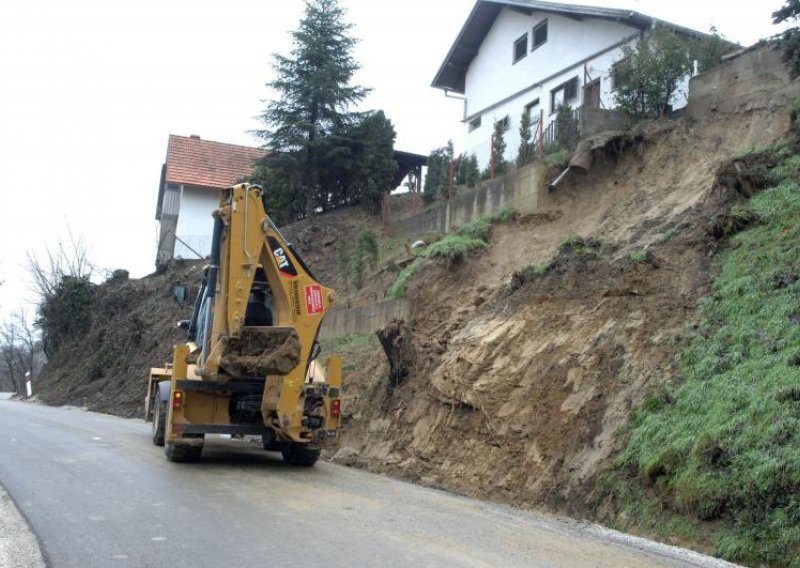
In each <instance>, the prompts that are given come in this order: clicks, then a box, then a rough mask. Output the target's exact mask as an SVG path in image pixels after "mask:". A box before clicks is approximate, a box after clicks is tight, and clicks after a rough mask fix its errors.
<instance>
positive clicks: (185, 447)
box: [164, 443, 203, 463]
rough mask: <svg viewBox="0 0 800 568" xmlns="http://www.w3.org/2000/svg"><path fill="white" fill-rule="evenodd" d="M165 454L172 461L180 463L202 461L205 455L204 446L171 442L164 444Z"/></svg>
mask: <svg viewBox="0 0 800 568" xmlns="http://www.w3.org/2000/svg"><path fill="white" fill-rule="evenodd" d="M164 454H166V456H167V459H168V460H169V461H171V462H178V463H191V462H198V461H200V457H201V456H202V455H203V446H202V444H199V445H196V446H195V445H190V444H174V443H170V444H167V445H165V446H164Z"/></svg>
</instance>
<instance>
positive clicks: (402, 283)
mask: <svg viewBox="0 0 800 568" xmlns="http://www.w3.org/2000/svg"><path fill="white" fill-rule="evenodd" d="M423 262H425V257H424V256H418V257H417V258H415V259H414V261H413V262H412V263H411V264H409V265H408V266H406V267H405V268H404V269H403V270H401V271H400V274H398V275H397V279H396V280H395V281H394V282H393V283H392V285H391V286H390V287H389V291H388V292H387V293H386V295H387V296H388V297H389V299H391V300H397V299H398V298H402V297H403V296H405V295H406V284H408V281H409V280H410V279H411V277H412V276H414V274H416V272H417V270H419V269H420V267H421V266H422V263H423Z"/></svg>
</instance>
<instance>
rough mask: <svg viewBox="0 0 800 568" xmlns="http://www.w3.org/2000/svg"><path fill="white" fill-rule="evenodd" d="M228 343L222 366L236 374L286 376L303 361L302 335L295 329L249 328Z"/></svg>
mask: <svg viewBox="0 0 800 568" xmlns="http://www.w3.org/2000/svg"><path fill="white" fill-rule="evenodd" d="M224 343H225V345H224V354H223V356H222V359H221V361H220V366H221V367H223V368H225V369H226V370H227V371H228V372H229V373H231V374H232V375H234V376H240V375H243V374H246V375H261V376H264V375H286V374H289V373H290V372H291V371H292V369H294V368H295V367H297V364H298V363H299V362H300V338H299V337H298V335H297V331H295V330H294V328H290V327H278V328H270V327H257V328H249V329H245V330H244V331H242V334H241V337H238V338H237V337H230V338H228V339H227V340H224Z"/></svg>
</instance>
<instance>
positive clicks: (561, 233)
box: [332, 112, 789, 518]
mask: <svg viewBox="0 0 800 568" xmlns="http://www.w3.org/2000/svg"><path fill="white" fill-rule="evenodd" d="M735 123H736V128H731V121H730V120H727V121H720V122H709V123H705V124H698V123H692V122H689V121H687V120H680V121H677V122H659V123H652V124H649V125H646V126H645V127H644V129H643V130H642V132H641V133H640V136H637V138H639V139H640V142H639V143H638V144H636V145H634V146H633V147H630V148H628V149H627V150H625V151H624V152H623V153H622V154H618V153H615V152H609V153H607V154H606V155H603V156H600V157H599V158H598V159H596V161H595V166H594V168H593V169H592V170H591V172H590V174H589V175H587V176H584V177H580V176H575V177H573V178H571V179H570V180H569V181H568V182H567V183H565V184H564V186H562V187H560V188H559V189H558V191H557V192H556V193H554V194H552V195H550V196H547V197H546V199H545V200H544V204H545V206H544V207H543V209H542V212H541V213H540V214H538V215H535V216H527V217H522V218H518V219H516V220H514V221H512V222H510V223H506V224H503V225H500V226H497V227H495V228H494V229H493V231H492V235H491V247H490V248H489V249H487V250H485V251H483V252H480V253H479V254H476V255H475V256H473V257H472V258H470V259H469V260H468V261H467V262H466V263H463V264H460V265H447V264H445V263H442V264H435V263H433V264H428V265H426V267H424V268H423V269H422V270H421V271H420V273H418V275H417V276H416V277H415V278H414V279H413V281H412V282H411V284H410V285H409V287H408V297H409V299H410V300H411V304H412V306H413V315H412V317H411V319H410V321H409V322H407V323H408V325H409V327H410V329H411V333H412V337H411V339H412V341H413V343H414V345H415V347H416V351H417V359H416V364H415V365H414V366H413V369H412V372H411V373H410V375H409V376H408V377H407V378H406V379H405V380H404V381H402V382H401V383H400V384H398V385H397V386H392V384H391V382H390V380H389V374H388V367H387V365H386V363H385V362H384V361H385V357H383V354H382V352H381V350H380V347H378V346H376V347H375V348H374V349H373V350H372V351H371V352H369V351H366V352H365V351H363V350H362V351H361V352H359V353H357V354H356V359H355V360H353V361H352V364H353V366H354V367H355V369H354V370H353V371H352V372H350V373H349V374H348V375H347V376H346V384H347V388H348V391H347V395H346V398H345V408H344V409H343V412H344V417H345V420H344V428H343V431H342V436H341V440H340V447H339V449H338V450H337V451H336V452H334V453H333V454H332V458H333V460H334V461H338V462H340V463H344V464H349V465H357V466H359V467H364V468H367V469H369V470H372V471H377V472H383V473H389V474H391V475H396V476H399V477H403V478H406V479H409V480H413V481H416V482H419V483H423V484H427V485H433V486H437V487H442V488H446V489H450V490H453V491H457V492H459V493H463V494H467V495H472V496H478V497H482V498H489V499H492V500H497V501H502V502H507V503H512V504H516V505H523V506H537V507H543V506H544V507H548V508H551V509H553V510H558V511H562V512H569V513H572V514H574V515H580V516H586V517H589V518H597V511H596V510H595V498H594V496H593V487H594V484H595V482H596V479H597V475H598V474H599V472H601V471H602V469H603V467H604V464H605V463H606V462H607V460H608V459H609V458H610V456H612V455H613V454H614V452H615V450H618V449H619V445H620V443H621V437H620V436H619V434H618V431H619V429H620V427H621V426H622V425H623V424H624V423H625V422H626V421H627V418H628V416H629V414H630V411H631V408H633V407H635V406H636V405H639V404H641V403H642V402H643V401H644V400H645V398H646V397H647V396H649V395H651V394H653V393H654V392H657V391H658V390H659V389H660V387H662V386H664V385H666V384H668V383H669V382H670V381H673V380H674V379H675V375H676V369H675V366H674V356H675V354H676V353H677V352H678V350H679V349H681V347H682V346H683V345H685V341H686V339H685V330H686V328H687V326H690V325H691V323H692V321H693V318H694V314H695V310H696V306H697V302H698V300H699V299H700V298H701V297H702V296H703V295H705V294H706V293H707V291H708V284H709V282H708V268H709V263H710V260H711V258H712V256H713V253H714V251H715V249H716V247H717V241H716V238H715V237H714V236H713V235H711V234H710V233H709V231H708V227H709V226H713V224H714V222H715V219H716V218H717V216H718V213H719V212H720V210H726V209H727V208H728V207H729V205H730V203H731V200H735V199H738V198H740V196H739V195H738V193H741V192H738V193H737V191H730V190H731V188H729V187H726V186H724V185H722V186H721V185H720V184H719V183H718V180H717V173H718V171H720V168H721V166H722V165H723V164H724V163H727V162H729V161H730V160H731V159H732V158H733V157H734V156H735V155H737V154H739V153H741V152H743V151H745V150H747V149H749V148H751V147H753V146H758V145H766V144H769V143H773V142H775V141H777V140H779V139H780V138H781V136H782V135H783V133H785V132H786V131H787V130H788V127H789V120H788V113H783V112H775V113H762V114H756V113H751V114H748V115H742V116H739V117H737V120H736V121H735ZM569 235H581V236H583V237H584V238H588V237H592V238H594V239H596V242H595V243H594V245H593V246H585V245H584V246H577V247H565V248H562V250H561V252H560V253H559V245H560V243H561V242H562V241H564V239H565V238H566V237H567V236H569ZM584 242H585V241H584ZM638 251H644V254H642V255H641V256H640V257H639V258H638V260H640V261H641V262H635V261H634V260H633V259H632V256H631V255H632V253H634V252H638ZM554 256H555V257H556V263H555V268H554V269H553V270H551V271H550V272H549V273H547V274H545V275H543V276H537V277H531V276H525V275H523V268H524V267H526V266H529V265H531V264H539V263H542V262H544V261H546V260H548V259H552V258H553V257H554ZM515 273H516V276H514V275H515ZM525 274H529V272H528V273H525Z"/></svg>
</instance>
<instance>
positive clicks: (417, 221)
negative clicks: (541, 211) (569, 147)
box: [392, 163, 544, 235]
mask: <svg viewBox="0 0 800 568" xmlns="http://www.w3.org/2000/svg"><path fill="white" fill-rule="evenodd" d="M541 170H542V166H540V165H539V164H537V163H534V164H530V165H528V166H525V167H524V168H519V169H517V170H514V171H512V172H511V173H509V174H508V175H505V176H502V177H500V178H498V179H496V180H494V181H491V182H484V183H483V184H482V185H480V186H479V187H476V188H474V189H466V190H461V191H460V192H459V194H458V195H456V196H455V197H454V198H453V199H452V200H450V201H443V202H440V203H437V204H435V205H434V206H433V207H431V208H430V209H428V210H426V211H423V212H422V213H419V214H418V215H414V216H413V217H407V218H405V219H398V220H397V221H395V222H394V223H393V224H392V231H393V232H394V233H395V234H405V235H413V234H424V233H446V232H448V231H449V230H450V228H452V227H457V226H459V225H463V224H465V223H469V222H470V221H475V220H476V219H480V218H481V217H485V216H487V215H491V214H492V213H497V212H498V211H500V210H501V209H503V208H505V207H513V208H514V209H516V210H517V211H518V212H520V213H523V214H528V213H535V212H536V210H537V207H538V203H539V199H540V194H541V191H542V189H543V188H544V184H543V183H541V180H540V172H541Z"/></svg>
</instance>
